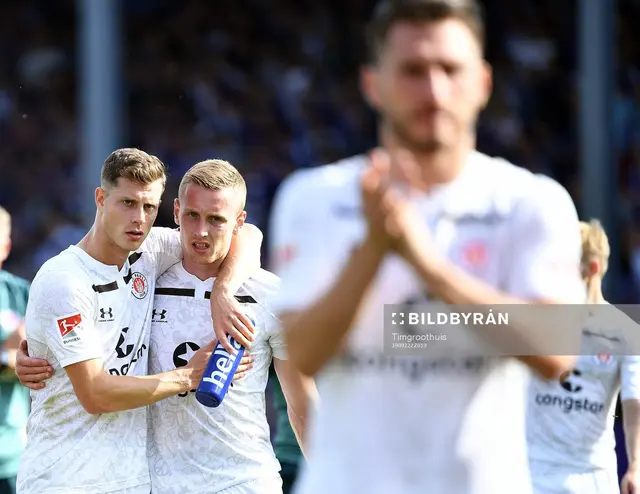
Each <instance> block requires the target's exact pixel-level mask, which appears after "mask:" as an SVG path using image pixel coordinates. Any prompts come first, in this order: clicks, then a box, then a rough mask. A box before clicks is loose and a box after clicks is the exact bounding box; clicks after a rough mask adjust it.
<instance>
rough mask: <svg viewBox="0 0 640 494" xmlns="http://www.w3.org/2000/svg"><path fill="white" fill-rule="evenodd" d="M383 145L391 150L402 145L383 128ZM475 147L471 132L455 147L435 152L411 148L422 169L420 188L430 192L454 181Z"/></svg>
mask: <svg viewBox="0 0 640 494" xmlns="http://www.w3.org/2000/svg"><path fill="white" fill-rule="evenodd" d="M381 142H382V145H383V146H384V147H385V148H387V149H390V150H393V149H398V148H401V147H402V143H400V142H399V141H398V140H397V139H396V138H395V136H393V135H392V134H391V133H390V132H386V131H384V130H382V132H381ZM474 148H475V136H474V135H473V134H471V133H470V134H469V135H468V136H467V137H466V138H465V139H464V140H463V141H461V142H460V143H458V145H457V146H455V147H450V148H443V149H440V150H437V151H433V152H420V151H416V150H414V149H409V151H411V152H413V155H414V157H415V159H416V161H417V164H418V166H419V167H420V171H421V182H422V183H421V184H420V189H422V190H424V191H425V192H428V191H429V190H430V189H431V188H433V187H434V186H436V185H439V184H446V183H449V182H453V181H454V180H455V179H456V178H457V177H458V175H459V174H460V172H461V171H462V168H463V167H464V164H465V163H466V161H467V159H468V158H469V154H470V153H471V151H472V150H473V149H474Z"/></svg>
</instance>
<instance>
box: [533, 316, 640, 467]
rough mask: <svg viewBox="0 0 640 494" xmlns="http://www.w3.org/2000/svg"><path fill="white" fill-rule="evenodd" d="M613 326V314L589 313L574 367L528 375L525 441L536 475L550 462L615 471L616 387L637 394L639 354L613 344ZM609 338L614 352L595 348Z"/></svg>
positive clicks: (624, 396)
mask: <svg viewBox="0 0 640 494" xmlns="http://www.w3.org/2000/svg"><path fill="white" fill-rule="evenodd" d="M607 325H608V326H607ZM616 327H617V326H616V323H615V322H612V321H611V320H608V321H602V319H601V318H599V317H598V318H596V316H592V317H590V318H589V319H588V320H587V324H586V327H585V330H584V331H583V345H582V346H583V348H582V356H580V357H579V359H578V361H577V363H576V366H575V368H574V369H573V370H572V371H571V372H570V373H568V374H566V375H565V376H563V377H562V378H561V379H560V380H558V381H546V380H543V379H540V378H538V377H537V376H536V377H534V378H533V379H532V380H531V385H530V388H529V403H528V408H527V441H528V443H529V458H530V460H531V466H532V472H531V473H532V475H533V476H534V477H536V476H538V475H542V471H546V470H547V468H548V465H555V466H557V467H558V468H561V467H565V468H566V469H567V471H571V472H575V473H586V472H591V471H594V470H599V469H602V470H610V471H612V472H614V473H616V472H617V457H616V451H615V445H616V443H615V436H614V433H613V424H614V422H615V416H614V413H615V408H616V398H617V397H618V393H620V398H621V399H622V400H629V399H636V400H637V399H640V357H639V356H628V355H622V353H623V352H622V351H620V350H621V348H616V346H617V345H618V344H617V343H616V341H617V336H618V334H616ZM605 340H608V341H605ZM608 342H611V346H612V350H613V353H614V354H613V355H612V354H609V353H598V354H595V352H594V349H595V348H602V346H603V343H605V344H606V343H608ZM538 469H540V471H538Z"/></svg>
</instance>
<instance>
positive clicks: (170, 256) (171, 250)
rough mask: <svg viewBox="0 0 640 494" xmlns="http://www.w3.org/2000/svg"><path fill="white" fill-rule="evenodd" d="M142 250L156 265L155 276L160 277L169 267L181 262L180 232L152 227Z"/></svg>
mask: <svg viewBox="0 0 640 494" xmlns="http://www.w3.org/2000/svg"><path fill="white" fill-rule="evenodd" d="M142 250H144V251H146V252H149V253H150V254H151V256H152V257H153V260H154V263H155V265H156V275H157V276H160V275H161V274H162V273H164V272H165V271H166V270H167V269H169V268H170V267H171V266H173V265H174V264H176V263H178V262H180V261H182V246H181V245H180V232H179V231H178V230H174V229H172V228H160V227H154V228H152V229H151V231H150V232H149V235H148V236H147V238H146V240H145V241H144V245H143V246H142Z"/></svg>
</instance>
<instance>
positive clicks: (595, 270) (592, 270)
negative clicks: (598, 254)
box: [589, 259, 600, 276]
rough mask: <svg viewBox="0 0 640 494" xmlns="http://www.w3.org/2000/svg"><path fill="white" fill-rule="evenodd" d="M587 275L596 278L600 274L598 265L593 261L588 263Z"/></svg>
mask: <svg viewBox="0 0 640 494" xmlns="http://www.w3.org/2000/svg"><path fill="white" fill-rule="evenodd" d="M589 274H590V275H591V276H597V275H599V274H600V263H599V262H598V261H596V260H595V259H592V260H590V261H589Z"/></svg>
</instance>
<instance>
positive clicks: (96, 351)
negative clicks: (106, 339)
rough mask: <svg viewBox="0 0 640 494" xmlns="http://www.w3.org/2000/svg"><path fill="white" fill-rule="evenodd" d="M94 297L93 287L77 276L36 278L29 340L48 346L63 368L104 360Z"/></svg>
mask: <svg viewBox="0 0 640 494" xmlns="http://www.w3.org/2000/svg"><path fill="white" fill-rule="evenodd" d="M93 295H94V292H93V290H92V289H91V284H90V283H83V281H82V280H81V279H79V278H78V275H77V274H75V273H61V272H53V271H50V272H47V273H43V274H42V275H41V276H40V277H37V278H36V279H35V280H34V282H33V284H32V287H31V293H30V298H29V304H28V308H27V318H26V332H27V340H30V339H32V340H36V341H39V342H41V343H43V344H45V345H46V346H47V347H48V348H49V349H50V350H51V351H52V352H53V354H54V356H55V357H56V359H57V360H58V362H59V363H60V365H61V366H62V367H67V366H69V365H71V364H75V363H77V362H82V361H85V360H91V359H95V358H103V356H104V352H103V349H102V344H101V336H100V334H99V333H98V332H97V331H96V328H95V324H94V321H95V316H96V313H97V311H98V307H97V305H96V304H97V301H96V299H95V297H94V296H93Z"/></svg>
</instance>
